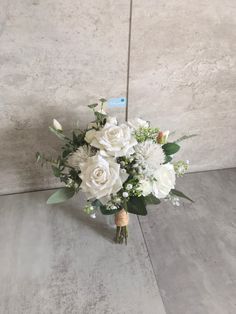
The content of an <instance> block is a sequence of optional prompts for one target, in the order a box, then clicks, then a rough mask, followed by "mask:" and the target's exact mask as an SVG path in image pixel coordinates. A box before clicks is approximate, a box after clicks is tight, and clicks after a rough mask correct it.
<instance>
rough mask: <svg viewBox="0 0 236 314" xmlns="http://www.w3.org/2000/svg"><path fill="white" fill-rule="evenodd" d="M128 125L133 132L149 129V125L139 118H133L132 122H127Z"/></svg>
mask: <svg viewBox="0 0 236 314" xmlns="http://www.w3.org/2000/svg"><path fill="white" fill-rule="evenodd" d="M128 124H129V126H130V127H131V128H132V129H134V130H137V129H139V128H148V127H149V123H148V122H147V121H145V120H143V119H140V118H135V119H133V120H130V121H129V122H128Z"/></svg>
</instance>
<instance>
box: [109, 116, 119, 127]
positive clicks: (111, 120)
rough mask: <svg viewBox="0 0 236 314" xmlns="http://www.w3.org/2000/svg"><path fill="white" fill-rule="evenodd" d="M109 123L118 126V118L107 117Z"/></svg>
mask: <svg viewBox="0 0 236 314" xmlns="http://www.w3.org/2000/svg"><path fill="white" fill-rule="evenodd" d="M107 123H109V124H114V125H117V124H118V122H117V119H116V117H107Z"/></svg>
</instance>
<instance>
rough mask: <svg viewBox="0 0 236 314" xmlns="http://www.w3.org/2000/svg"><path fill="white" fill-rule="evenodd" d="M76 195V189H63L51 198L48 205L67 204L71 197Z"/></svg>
mask: <svg viewBox="0 0 236 314" xmlns="http://www.w3.org/2000/svg"><path fill="white" fill-rule="evenodd" d="M74 194H75V191H74V189H71V188H68V187H64V188H61V189H59V190H57V191H56V192H55V193H53V194H52V195H51V196H50V197H49V199H48V200H47V204H57V203H62V202H65V201H67V200H68V199H70V198H71V197H73V196H74Z"/></svg>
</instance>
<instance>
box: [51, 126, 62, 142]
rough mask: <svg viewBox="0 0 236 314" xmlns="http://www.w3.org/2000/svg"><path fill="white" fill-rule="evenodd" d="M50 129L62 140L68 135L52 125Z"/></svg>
mask: <svg viewBox="0 0 236 314" xmlns="http://www.w3.org/2000/svg"><path fill="white" fill-rule="evenodd" d="M49 130H50V131H51V132H52V133H53V134H55V135H56V136H57V137H58V138H59V139H60V140H65V139H66V137H65V135H64V134H63V133H61V131H58V130H56V129H54V128H53V127H52V126H50V127H49Z"/></svg>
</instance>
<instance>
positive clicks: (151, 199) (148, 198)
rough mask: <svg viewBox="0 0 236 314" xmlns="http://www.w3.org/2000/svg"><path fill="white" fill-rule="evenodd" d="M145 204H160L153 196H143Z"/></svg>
mask: <svg viewBox="0 0 236 314" xmlns="http://www.w3.org/2000/svg"><path fill="white" fill-rule="evenodd" d="M145 203H146V204H147V205H148V204H155V205H158V204H160V203H161V201H160V200H159V198H157V197H156V196H154V195H153V194H149V195H147V196H145Z"/></svg>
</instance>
